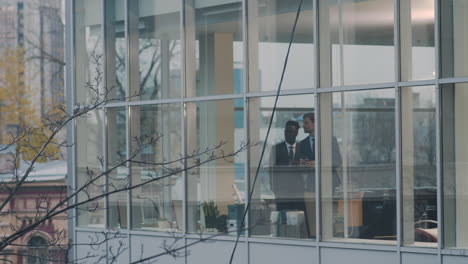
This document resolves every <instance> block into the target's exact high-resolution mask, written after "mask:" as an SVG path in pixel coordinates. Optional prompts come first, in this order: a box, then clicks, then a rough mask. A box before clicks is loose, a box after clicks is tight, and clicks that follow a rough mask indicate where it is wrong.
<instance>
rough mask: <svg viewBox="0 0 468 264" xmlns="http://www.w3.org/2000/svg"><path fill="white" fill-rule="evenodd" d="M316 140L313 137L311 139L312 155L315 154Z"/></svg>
mask: <svg viewBox="0 0 468 264" xmlns="http://www.w3.org/2000/svg"><path fill="white" fill-rule="evenodd" d="M314 143H315V142H314V138H313V137H310V150H311V151H312V153H314V152H315V146H314Z"/></svg>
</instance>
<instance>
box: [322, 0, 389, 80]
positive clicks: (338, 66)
mask: <svg viewBox="0 0 468 264" xmlns="http://www.w3.org/2000/svg"><path fill="white" fill-rule="evenodd" d="M318 11H319V16H320V17H319V20H320V31H319V34H320V37H319V39H320V43H319V44H320V67H321V68H322V69H326V70H323V71H320V74H321V76H320V81H321V86H322V87H330V86H332V85H333V86H340V85H356V84H371V83H382V82H392V81H394V80H395V69H394V68H395V63H394V61H395V60H394V54H395V52H394V45H395V43H394V40H393V35H394V34H393V27H394V11H393V0H350V1H342V0H319V10H318Z"/></svg>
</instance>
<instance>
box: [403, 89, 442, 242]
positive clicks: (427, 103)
mask: <svg viewBox="0 0 468 264" xmlns="http://www.w3.org/2000/svg"><path fill="white" fill-rule="evenodd" d="M435 104H436V103H435V87H434V86H422V87H404V88H402V89H401V113H402V114H401V118H402V120H401V129H402V136H401V140H402V151H401V153H402V193H403V240H404V244H406V245H423V244H422V243H420V242H433V243H434V244H432V246H436V245H437V244H435V243H436V242H437V240H438V234H437V178H436V151H437V149H436V119H435V118H436V115H435ZM425 245H429V244H427V243H425Z"/></svg>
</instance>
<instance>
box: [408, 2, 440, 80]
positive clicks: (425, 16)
mask: <svg viewBox="0 0 468 264" xmlns="http://www.w3.org/2000/svg"><path fill="white" fill-rule="evenodd" d="M400 24H401V26H400V39H401V42H400V49H401V79H402V80H403V81H409V80H423V79H434V78H435V49H434V1H433V0H410V1H401V2H400Z"/></svg>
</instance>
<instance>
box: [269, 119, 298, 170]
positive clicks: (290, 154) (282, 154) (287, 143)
mask: <svg viewBox="0 0 468 264" xmlns="http://www.w3.org/2000/svg"><path fill="white" fill-rule="evenodd" d="M298 133H299V123H298V122H296V121H292V120H289V121H288V122H286V125H285V128H284V139H285V140H284V141H283V142H281V143H278V144H276V145H275V146H274V147H273V153H272V155H273V160H274V162H273V165H274V166H290V165H294V164H297V163H298V161H299V153H300V152H299V143H297V142H296V137H297V134H298Z"/></svg>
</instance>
